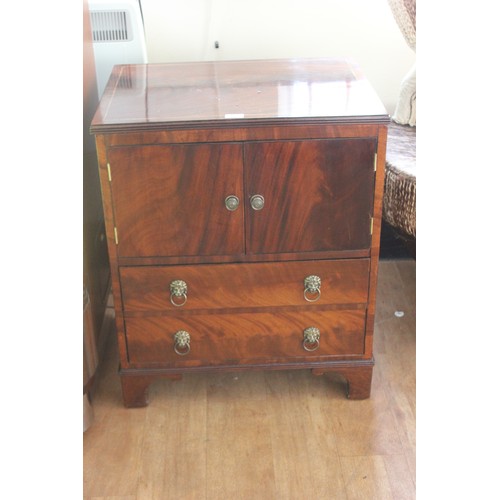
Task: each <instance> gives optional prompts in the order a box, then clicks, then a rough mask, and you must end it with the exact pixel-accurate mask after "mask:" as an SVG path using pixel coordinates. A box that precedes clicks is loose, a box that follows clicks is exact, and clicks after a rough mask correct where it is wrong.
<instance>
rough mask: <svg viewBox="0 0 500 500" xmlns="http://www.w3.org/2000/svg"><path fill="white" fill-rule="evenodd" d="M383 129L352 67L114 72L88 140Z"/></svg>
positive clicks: (314, 64) (324, 63)
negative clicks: (282, 129)
mask: <svg viewBox="0 0 500 500" xmlns="http://www.w3.org/2000/svg"><path fill="white" fill-rule="evenodd" d="M322 121H327V122H334V123H387V122H388V116H387V112H386V110H385V109H384V106H383V104H382V102H381V101H380V99H379V98H378V96H377V94H376V93H375V91H374V90H373V88H372V86H371V85H370V83H369V82H368V81H367V80H366V78H365V77H364V75H363V74H362V72H361V71H360V69H359V68H358V66H357V65H356V64H355V63H353V62H351V61H348V60H345V59H286V60H261V61H217V62H196V63H170V64H138V65H135V64H134V65H118V66H115V67H114V69H113V71H112V74H111V76H110V79H109V82H108V85H107V87H106V89H105V91H104V93H103V96H102V99H101V102H100V104H99V106H98V108H97V111H96V113H95V116H94V119H93V121H92V125H91V132H93V133H113V132H123V131H132V130H149V129H159V128H179V127H181V128H185V127H190V128H196V127H221V126H224V127H227V126H252V125H253V126H259V125H279V124H295V123H297V124H301V123H304V124H306V123H314V122H322Z"/></svg>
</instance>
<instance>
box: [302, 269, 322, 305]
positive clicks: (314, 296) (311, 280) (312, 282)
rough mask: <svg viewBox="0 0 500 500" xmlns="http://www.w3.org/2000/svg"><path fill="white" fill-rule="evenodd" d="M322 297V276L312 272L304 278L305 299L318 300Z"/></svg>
mask: <svg viewBox="0 0 500 500" xmlns="http://www.w3.org/2000/svg"><path fill="white" fill-rule="evenodd" d="M320 297H321V278H320V277H319V276H315V275H314V274H311V276H308V277H307V278H305V279H304V299H306V300H307V302H316V301H317V300H319V298H320Z"/></svg>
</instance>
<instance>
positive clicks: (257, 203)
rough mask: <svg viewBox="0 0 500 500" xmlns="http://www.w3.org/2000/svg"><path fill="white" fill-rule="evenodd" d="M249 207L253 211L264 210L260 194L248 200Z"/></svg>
mask: <svg viewBox="0 0 500 500" xmlns="http://www.w3.org/2000/svg"><path fill="white" fill-rule="evenodd" d="M250 205H251V206H252V208H253V209H254V210H262V209H263V208H264V197H263V196H262V195H260V194H254V195H253V196H252V197H251V198H250Z"/></svg>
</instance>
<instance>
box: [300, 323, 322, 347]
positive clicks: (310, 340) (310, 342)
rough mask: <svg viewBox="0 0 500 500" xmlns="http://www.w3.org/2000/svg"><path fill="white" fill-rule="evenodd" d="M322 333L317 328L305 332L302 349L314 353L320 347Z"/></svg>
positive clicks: (310, 328) (307, 329) (311, 327)
mask: <svg viewBox="0 0 500 500" xmlns="http://www.w3.org/2000/svg"><path fill="white" fill-rule="evenodd" d="M319 337H320V331H319V329H318V328H316V327H315V326H310V327H309V328H306V329H305V330H304V341H303V342H302V347H304V349H305V350H306V351H309V352H312V351H315V350H316V349H317V348H318V347H319Z"/></svg>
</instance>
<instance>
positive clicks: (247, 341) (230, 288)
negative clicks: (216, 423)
mask: <svg viewBox="0 0 500 500" xmlns="http://www.w3.org/2000/svg"><path fill="white" fill-rule="evenodd" d="M388 121H389V119H388V116H387V114H386V112H385V110H384V108H383V106H382V104H381V103H380V100H379V99H378V97H377V96H376V94H375V92H374V91H373V89H372V88H371V86H370V85H369V83H368V82H367V80H366V79H365V78H364V77H363V75H362V73H361V72H360V70H359V69H358V68H357V67H356V66H355V64H354V63H352V62H349V61H346V60H342V59H318V60H269V61H228V62H202V63H181V64H152V65H122V66H115V68H114V70H113V73H112V75H111V78H110V81H109V83H108V86H107V88H106V91H105V93H104V95H103V98H102V100H101V103H100V105H99V108H98V109H97V112H96V114H95V117H94V120H93V122H92V126H91V131H92V133H94V134H95V135H96V143H97V151H98V160H99V170H100V178H101V186H102V194H103V206H104V212H105V217H106V234H107V240H108V248H109V258H110V262H111V273H112V285H113V294H114V304H115V309H116V330H117V334H118V345H119V351H120V368H119V373H120V377H121V383H122V390H123V399H124V404H125V406H127V407H134V406H144V405H146V404H147V388H148V386H149V384H150V383H151V382H152V381H153V380H155V378H157V377H170V378H172V379H176V378H179V377H181V376H182V374H183V373H188V372H191V373H192V372H200V373H201V372H206V371H210V370H219V371H222V370H227V371H237V370H261V369H271V370H274V369H311V370H312V373H313V374H316V375H321V374H323V373H325V372H329V371H331V372H336V373H339V374H341V375H342V376H343V377H344V378H345V379H346V381H347V393H348V396H349V397H350V398H353V399H362V398H367V397H369V395H370V388H371V376H372V370H373V366H374V360H373V350H372V345H373V325H374V313H375V291H376V280H377V264H378V250H379V248H378V247H379V235H380V224H381V203H382V194H383V181H384V179H383V176H384V164H385V146H386V136H387V124H388Z"/></svg>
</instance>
